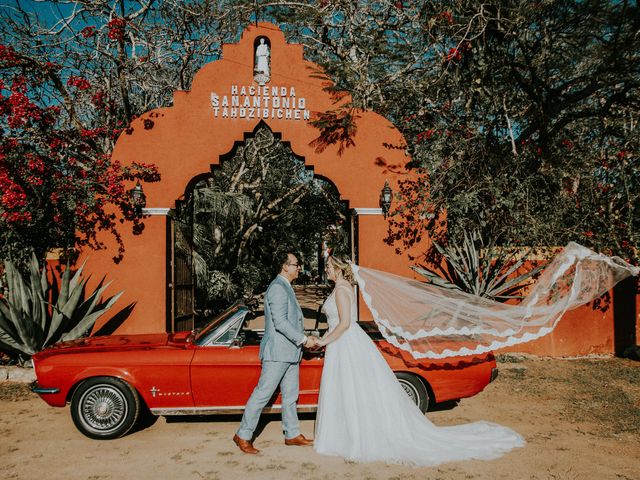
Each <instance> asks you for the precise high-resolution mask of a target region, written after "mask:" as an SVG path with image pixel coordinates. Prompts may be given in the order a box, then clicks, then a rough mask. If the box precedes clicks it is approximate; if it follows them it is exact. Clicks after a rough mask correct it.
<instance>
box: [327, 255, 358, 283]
mask: <svg viewBox="0 0 640 480" xmlns="http://www.w3.org/2000/svg"><path fill="white" fill-rule="evenodd" d="M330 258H331V263H333V268H337V269H338V270H340V272H341V273H342V278H344V279H345V280H346V281H347V282H349V283H350V284H351V285H355V284H356V278H355V276H354V275H353V271H352V270H351V265H350V264H349V260H350V259H349V257H348V256H347V255H343V254H332V255H331V257H330Z"/></svg>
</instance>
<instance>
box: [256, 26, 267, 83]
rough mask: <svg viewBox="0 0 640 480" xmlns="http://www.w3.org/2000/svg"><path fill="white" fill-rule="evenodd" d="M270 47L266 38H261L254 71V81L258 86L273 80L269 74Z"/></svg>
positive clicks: (257, 48)
mask: <svg viewBox="0 0 640 480" xmlns="http://www.w3.org/2000/svg"><path fill="white" fill-rule="evenodd" d="M269 56H270V53H269V45H267V43H266V42H265V38H264V37H262V38H260V44H259V45H258V46H257V47H256V67H255V69H254V76H253V78H254V80H255V81H256V82H257V83H258V85H264V84H265V83H267V82H268V81H269V79H270V78H271V75H270V72H269Z"/></svg>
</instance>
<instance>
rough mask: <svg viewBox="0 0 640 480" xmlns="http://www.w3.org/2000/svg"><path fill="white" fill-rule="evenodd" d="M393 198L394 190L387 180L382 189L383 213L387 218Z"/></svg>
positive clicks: (381, 204) (381, 206)
mask: <svg viewBox="0 0 640 480" xmlns="http://www.w3.org/2000/svg"><path fill="white" fill-rule="evenodd" d="M392 200H393V192H392V191H391V187H389V182H388V181H386V180H385V182H384V187H382V190H381V191H380V208H381V209H382V215H384V218H387V214H388V213H389V209H390V208H391V201H392Z"/></svg>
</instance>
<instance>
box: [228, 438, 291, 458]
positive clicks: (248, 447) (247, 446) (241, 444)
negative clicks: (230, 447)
mask: <svg viewBox="0 0 640 480" xmlns="http://www.w3.org/2000/svg"><path fill="white" fill-rule="evenodd" d="M296 438H297V437H296ZM233 443H235V444H236V445H237V446H238V448H239V449H240V450H242V451H243V452H244V453H251V454H252V455H255V454H256V453H260V450H258V449H257V448H254V446H253V443H251V442H250V441H248V440H243V439H242V438H240V437H239V436H238V434H235V435H234V436H233Z"/></svg>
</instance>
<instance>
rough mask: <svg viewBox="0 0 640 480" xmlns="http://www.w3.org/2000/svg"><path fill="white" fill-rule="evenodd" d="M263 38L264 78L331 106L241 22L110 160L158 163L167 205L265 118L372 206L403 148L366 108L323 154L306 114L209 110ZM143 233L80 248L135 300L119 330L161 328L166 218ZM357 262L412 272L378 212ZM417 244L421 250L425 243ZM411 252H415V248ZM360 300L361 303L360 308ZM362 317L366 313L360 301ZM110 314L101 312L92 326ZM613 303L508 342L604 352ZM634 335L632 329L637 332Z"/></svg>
mask: <svg viewBox="0 0 640 480" xmlns="http://www.w3.org/2000/svg"><path fill="white" fill-rule="evenodd" d="M259 36H265V37H267V38H268V39H269V43H270V46H271V49H270V50H271V52H270V53H271V79H270V82H269V83H268V84H267V87H268V88H269V89H270V88H271V87H273V86H278V87H286V88H287V89H288V91H290V89H291V87H293V88H294V89H295V98H296V99H300V98H304V99H305V109H307V110H309V111H310V112H324V111H328V110H332V109H334V108H335V107H336V105H335V104H334V103H333V101H332V98H331V96H330V95H329V94H328V93H327V92H326V91H325V89H324V87H325V82H326V80H323V79H321V78H317V74H318V72H319V71H320V69H319V67H318V66H317V65H314V64H312V63H310V62H307V61H306V60H304V58H303V51H302V46H300V45H294V44H287V43H286V41H285V38H284V34H283V33H282V31H281V30H279V29H278V28H277V27H275V26H274V25H271V24H268V23H260V24H258V25H257V26H255V25H252V26H249V27H248V28H247V29H246V30H245V31H244V33H243V34H242V38H241V39H240V41H239V42H238V43H237V44H229V45H225V46H224V47H223V53H222V58H221V59H220V60H218V61H215V62H212V63H209V64H207V65H205V66H204V67H203V68H202V69H201V70H200V71H199V72H198V73H197V74H196V76H195V78H194V80H193V84H192V89H191V91H189V92H176V93H175V96H174V103H173V106H171V107H167V108H161V109H157V110H153V111H150V112H147V113H146V114H144V115H142V116H141V117H140V118H138V119H136V120H135V121H134V122H132V124H131V125H130V129H128V131H127V132H126V133H123V134H122V135H121V137H120V138H119V139H118V142H117V144H116V146H115V149H114V152H113V158H114V159H115V160H119V161H120V162H122V163H123V164H127V163H131V162H133V161H138V162H145V163H153V164H155V165H157V166H158V168H159V171H160V174H161V176H162V180H161V181H160V182H159V183H155V184H147V185H144V190H145V193H146V196H147V207H148V208H160V209H162V208H165V209H168V208H173V207H175V203H176V200H178V199H181V198H182V197H183V195H184V193H185V189H186V188H187V185H188V184H189V182H190V181H191V180H192V179H193V178H194V177H196V176H198V175H201V174H204V173H207V172H209V171H210V169H211V166H212V165H215V164H217V163H219V159H220V156H221V155H225V154H227V153H229V152H230V151H231V150H232V148H233V146H234V142H239V141H243V139H244V136H245V134H247V133H250V132H252V131H253V130H254V129H255V127H256V126H257V125H258V123H259V122H260V121H264V122H265V123H266V124H267V125H268V126H269V127H270V128H271V130H272V131H273V132H275V133H277V134H281V136H282V137H281V138H282V140H283V141H286V142H289V143H290V145H291V149H292V150H293V152H294V153H295V154H297V155H299V156H301V157H303V158H304V160H305V163H306V165H308V166H310V167H312V168H313V169H314V172H315V173H316V174H317V175H321V176H323V177H325V178H327V179H329V180H330V181H332V182H333V183H334V184H335V185H336V187H337V188H338V190H339V192H340V195H341V198H342V199H343V200H348V202H349V207H351V208H355V209H362V208H364V209H367V208H368V209H370V208H377V207H378V196H379V193H380V190H381V188H382V186H383V185H384V183H385V180H388V181H389V184H390V186H391V188H392V189H394V190H396V191H397V181H398V180H399V177H398V176H397V175H396V174H392V173H389V172H387V171H385V170H384V169H383V167H381V166H380V162H379V159H380V158H382V159H384V162H385V163H386V164H387V165H404V163H406V162H407V160H408V159H407V158H406V157H405V154H404V152H403V150H401V149H390V148H388V146H387V145H401V144H402V143H403V139H402V136H401V135H400V133H399V132H398V131H397V130H396V129H395V128H394V127H393V125H392V124H391V123H390V122H389V121H387V120H386V119H385V118H383V117H381V116H379V115H377V114H375V113H373V112H361V113H360V116H359V118H358V119H357V122H356V125H357V132H356V134H355V136H354V138H353V140H354V142H355V146H353V147H350V148H347V149H346V150H345V151H344V153H343V154H342V155H338V152H337V150H338V147H337V146H329V147H328V148H326V149H325V150H324V151H322V152H318V151H316V150H315V149H314V148H313V147H311V146H310V143H311V142H312V141H313V140H314V139H316V138H317V137H318V134H319V132H318V130H316V129H315V128H314V127H312V126H311V125H309V123H308V122H307V121H304V120H295V119H285V118H282V119H279V118H268V119H261V118H222V116H221V114H220V112H219V115H218V117H217V118H216V117H215V115H214V109H213V105H212V99H211V98H212V93H215V94H216V95H218V98H221V97H223V96H225V95H226V96H231V89H232V87H233V86H237V87H238V89H240V88H241V87H243V86H244V87H247V88H248V87H249V86H252V85H253V86H254V87H255V85H256V84H255V83H254V80H253V58H254V45H255V41H256V39H257V37H259ZM145 225H146V228H145V230H144V232H143V233H142V234H141V235H137V236H135V235H133V234H132V233H131V231H130V228H123V229H121V234H122V238H123V241H124V243H125V247H126V253H125V257H124V260H123V261H122V262H121V263H120V264H117V265H116V264H114V263H113V261H112V260H111V257H112V256H113V253H114V252H115V251H116V247H115V243H114V242H113V240H112V239H111V238H109V237H108V236H107V235H102V239H103V240H104V242H105V244H106V245H107V247H108V248H107V250H103V251H98V252H96V251H90V252H85V253H84V254H83V257H86V258H88V262H87V267H86V269H87V271H88V272H94V277H93V282H97V281H98V280H99V278H101V277H102V276H103V275H104V274H106V275H107V279H108V280H110V281H113V284H112V286H111V287H110V292H109V293H110V294H113V293H115V292H117V291H120V290H124V294H123V296H122V297H121V299H120V300H119V301H118V303H117V304H116V306H114V308H113V310H112V312H114V313H115V312H117V311H118V310H119V309H121V308H124V307H126V306H127V305H130V304H135V307H134V309H133V311H132V313H131V315H130V316H129V317H128V319H127V320H126V321H125V322H124V323H123V324H122V325H121V326H120V327H119V328H118V329H117V332H120V333H134V332H158V331H164V330H165V328H166V317H167V312H166V308H167V307H166V305H167V299H166V295H167V218H166V217H165V216H162V215H159V216H152V217H149V218H147V219H146V220H145ZM358 225H359V231H358V234H357V238H358V254H359V258H358V261H359V263H360V264H362V265H365V266H370V267H373V268H378V269H382V270H387V271H391V272H394V273H398V274H401V275H407V276H411V275H412V271H411V270H409V268H408V266H409V264H410V262H409V260H408V258H407V256H406V254H405V256H398V255H397V254H396V253H395V249H394V248H393V247H390V246H388V245H386V244H385V243H384V242H383V238H384V237H385V236H386V230H387V224H386V221H385V219H384V218H383V217H382V216H381V215H379V214H378V215H364V214H363V215H359V217H358ZM425 248H426V245H425V244H424V243H423V244H422V245H421V246H420V247H419V249H421V250H424V249H425ZM414 253H415V252H414ZM363 305H364V303H363V302H361V306H363ZM362 317H363V319H367V318H370V315H369V314H368V312H366V311H365V309H363V311H362ZM107 320H108V319H107V318H105V319H101V320H100V321H99V322H98V323H97V324H96V328H95V329H94V331H95V330H98V329H99V328H100V327H101V326H102V325H103V324H104V323H105V322H106V321H107ZM612 323H613V317H612V311H611V310H610V311H608V312H606V313H601V312H593V311H592V310H591V309H590V307H583V308H581V309H578V310H576V311H574V312H571V313H569V314H567V315H566V316H565V318H564V319H563V320H562V321H561V322H560V325H559V327H558V329H557V330H556V331H555V332H554V333H553V334H552V335H550V336H548V337H546V338H543V339H540V340H538V341H536V342H532V343H531V344H528V345H522V346H518V347H514V348H513V349H512V350H515V351H527V352H532V353H539V354H545V355H579V354H585V353H610V352H611V351H612V348H613V347H612V345H613V340H612V337H613V333H612ZM639 333H640V332H639Z"/></svg>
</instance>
